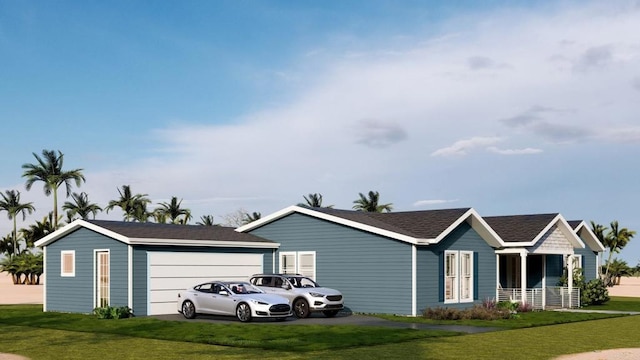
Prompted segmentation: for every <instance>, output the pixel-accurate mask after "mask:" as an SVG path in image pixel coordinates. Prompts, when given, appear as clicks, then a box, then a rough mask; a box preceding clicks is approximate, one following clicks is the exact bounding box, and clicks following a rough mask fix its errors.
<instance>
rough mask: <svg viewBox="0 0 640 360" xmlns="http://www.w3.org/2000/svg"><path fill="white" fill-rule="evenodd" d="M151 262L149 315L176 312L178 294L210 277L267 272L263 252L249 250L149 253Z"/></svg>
mask: <svg viewBox="0 0 640 360" xmlns="http://www.w3.org/2000/svg"><path fill="white" fill-rule="evenodd" d="M147 256H148V261H147V263H148V264H149V280H148V284H149V309H148V310H147V314H148V315H162V314H174V313H175V312H176V308H177V304H176V301H177V299H176V294H177V293H178V292H179V291H181V290H184V289H186V288H188V287H191V286H194V285H196V284H199V283H201V282H205V281H209V280H246V279H247V278H248V277H250V276H251V275H253V274H258V273H262V272H263V262H264V259H263V257H264V256H263V255H262V254H246V253H201V252H163V251H150V252H148V253H147Z"/></svg>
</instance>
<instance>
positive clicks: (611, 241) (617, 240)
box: [603, 221, 636, 279]
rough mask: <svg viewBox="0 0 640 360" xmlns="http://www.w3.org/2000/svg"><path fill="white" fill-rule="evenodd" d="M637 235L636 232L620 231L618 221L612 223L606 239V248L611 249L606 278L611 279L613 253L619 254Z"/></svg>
mask: <svg viewBox="0 0 640 360" xmlns="http://www.w3.org/2000/svg"><path fill="white" fill-rule="evenodd" d="M635 234H636V232H635V231H633V230H629V229H627V228H622V229H620V228H619V226H618V221H612V222H611V225H610V230H609V232H608V233H607V236H606V237H605V238H604V243H603V244H604V246H605V247H607V248H608V249H609V258H608V259H607V269H606V271H605V273H604V275H605V278H607V279H609V268H610V265H611V258H612V257H613V253H619V252H620V251H621V250H622V248H624V247H625V246H627V243H629V241H631V238H633V236H634V235H635Z"/></svg>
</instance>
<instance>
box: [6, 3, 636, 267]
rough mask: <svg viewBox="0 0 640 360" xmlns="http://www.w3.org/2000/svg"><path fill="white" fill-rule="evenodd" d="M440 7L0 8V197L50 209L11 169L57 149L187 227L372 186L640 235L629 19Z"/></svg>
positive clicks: (627, 253) (340, 201)
mask: <svg viewBox="0 0 640 360" xmlns="http://www.w3.org/2000/svg"><path fill="white" fill-rule="evenodd" d="M452 3H453V2H449V1H427V2H425V1H404V2H402V3H401V5H399V3H398V2H396V1H366V2H365V1H358V2H356V1H353V2H343V1H335V2H309V1H288V2H283V1H273V2H269V1H215V2H204V1H181V2H151V1H135V2H131V1H122V2H117V1H110V2H99V1H93V2H92V1H86V2H77V1H57V2H44V1H41V2H23V1H21V2H17V1H0V54H1V56H0V119H2V121H3V124H4V127H3V135H4V136H3V140H4V141H3V146H2V149H3V151H4V154H3V156H2V160H1V162H0V165H1V167H0V168H1V169H2V171H1V172H0V189H2V190H6V189H17V190H20V191H21V193H22V199H23V200H24V201H31V202H33V203H34V205H35V206H36V207H37V208H38V209H39V211H38V212H37V214H34V215H33V216H31V217H29V219H28V220H27V222H28V221H30V220H31V219H34V218H40V217H41V216H43V215H44V214H46V213H47V212H48V211H50V209H51V202H52V200H51V199H50V198H46V197H45V196H44V195H43V193H42V190H41V186H38V184H36V185H34V187H33V188H32V190H31V191H29V192H27V191H26V190H25V189H24V179H22V178H21V174H22V169H21V165H22V164H24V163H27V162H32V161H33V160H34V158H33V156H32V155H31V153H32V152H36V153H40V152H41V151H42V149H56V150H61V151H62V152H63V153H64V154H65V166H66V168H68V169H71V168H82V169H84V174H85V176H86V178H87V182H86V184H84V185H83V186H82V187H81V188H80V189H79V190H82V191H86V192H87V193H88V194H89V197H90V199H91V200H92V201H94V202H97V203H99V204H100V205H103V206H104V205H105V204H106V203H107V202H108V201H109V200H110V199H114V198H116V197H117V195H118V194H117V188H119V187H120V186H122V185H123V184H128V185H131V187H132V189H133V191H134V192H136V193H146V194H149V196H150V198H151V199H152V200H153V202H154V203H158V202H162V201H167V200H168V199H169V198H170V197H171V196H177V197H179V198H182V199H184V202H183V205H184V206H186V207H189V208H191V209H192V211H193V213H194V217H195V219H198V218H199V217H200V216H201V215H205V214H213V215H214V217H215V219H216V220H217V221H223V218H224V216H225V215H226V214H229V213H232V212H234V211H236V210H238V209H244V210H246V211H250V212H252V211H259V212H261V213H262V214H268V213H271V212H274V211H277V210H279V209H281V208H283V207H285V206H288V205H291V204H295V203H298V202H300V201H302V195H303V194H308V193H315V192H319V193H322V194H323V195H324V198H325V201H326V202H327V203H330V204H334V205H336V207H339V208H350V207H351V205H352V201H353V200H354V199H355V198H356V197H357V194H358V192H367V191H369V190H377V191H379V192H380V193H381V197H382V199H381V200H382V201H383V202H391V203H393V204H394V207H395V210H396V211H401V210H417V209H435V208H450V207H467V206H471V207H474V208H476V209H477V210H478V212H479V213H480V214H481V215H486V216H489V215H507V214H530V213H543V212H544V213H547V212H560V213H562V214H563V215H564V216H565V217H566V218H567V219H584V220H587V221H589V220H595V221H597V222H599V223H604V224H608V223H609V222H610V221H611V220H619V221H620V223H621V225H622V226H625V227H628V228H630V229H635V230H640V219H638V212H637V210H636V207H637V204H638V202H639V200H640V194H639V193H640V191H638V190H639V188H638V185H639V183H638V176H639V172H640V171H639V170H638V160H637V159H638V157H639V155H640V146H639V145H640V118H639V115H638V114H640V38H639V37H638V35H637V34H639V33H640V5H639V4H638V2H637V1H635V2H634V1H617V2H606V1H602V2H600V1H563V2H547V1H541V2H525V1H519V2H514V1H487V2H476V1H458V2H455V3H454V4H452ZM480 3H481V4H480ZM100 218H111V219H119V218H120V214H119V213H117V212H112V213H109V214H102V215H100ZM9 229H10V222H9V221H8V220H7V221H1V222H0V230H2V233H4V232H8V231H9ZM621 257H622V258H623V259H624V260H626V261H628V262H629V264H631V265H635V264H637V263H638V261H639V260H640V236H639V237H638V238H637V239H634V240H633V241H632V242H631V244H630V245H629V246H628V247H627V248H626V249H625V250H624V251H623V253H622V255H621Z"/></svg>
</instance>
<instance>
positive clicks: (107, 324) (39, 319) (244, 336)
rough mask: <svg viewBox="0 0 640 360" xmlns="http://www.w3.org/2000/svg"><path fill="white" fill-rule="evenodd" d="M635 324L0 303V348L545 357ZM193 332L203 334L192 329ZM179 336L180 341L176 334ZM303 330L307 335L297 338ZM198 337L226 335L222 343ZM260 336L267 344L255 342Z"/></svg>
mask: <svg viewBox="0 0 640 360" xmlns="http://www.w3.org/2000/svg"><path fill="white" fill-rule="evenodd" d="M617 301H618V299H616V300H615V301H614V303H615V302H617ZM620 301H626V300H620ZM550 314H554V315H560V314H563V313H550ZM574 320H578V318H575V319H574ZM181 324H183V325H181ZM182 326H185V327H182ZM638 328H640V316H625V317H619V318H610V319H601V320H590V321H580V322H574V323H568V324H561V325H550V326H538V327H533V328H526V329H514V330H502V331H496V332H490V333H482V334H473V335H460V336H445V335H450V333H444V332H426V331H418V330H404V329H379V328H369V327H355V326H306V325H300V326H297V325H289V326H277V325H276V326H271V325H265V324H262V325H260V324H229V325H218V324H210V323H204V322H202V323H200V322H198V323H195V322H171V321H166V322H163V321H159V320H155V319H147V318H140V319H127V320H97V319H94V318H92V317H91V316H84V315H72V314H53V313H45V314H43V313H41V312H40V311H39V309H38V307H35V306H0V352H10V353H17V354H21V355H23V356H27V357H30V358H32V359H36V360H37V359H60V358H66V359H86V360H91V359H103V358H118V359H140V358H148V359H183V358H190V359H192V358H193V359H209V358H211V359H213V358H215V359H223V360H224V359H258V358H259V359H264V360H269V359H309V358H313V359H344V360H353V359H361V358H366V359H415V358H422V359H495V358H505V359H510V358H527V359H549V358H552V357H555V356H559V355H562V354H569V353H577V352H584V351H593V350H598V349H610V348H618V347H640V339H639V338H638V336H637V329H638ZM199 332H203V334H202V335H198V333H199ZM394 333H396V334H395V335H394ZM407 334H412V335H407ZM316 336H317V338H315V337H316ZM183 337H184V338H187V341H180V339H181V338H183ZM305 337H311V338H309V339H307V340H304V339H301V338H305ZM168 338H172V339H173V340H171V339H168ZM212 338H223V339H227V340H224V341H220V340H219V339H212ZM345 338H347V339H345ZM393 339H395V340H393ZM193 341H196V342H193ZM201 341H204V342H206V343H220V342H227V343H228V344H226V345H228V346H219V345H208V344H203V343H199V342H201ZM260 341H264V343H266V344H267V345H266V346H260V345H259V344H258V343H259V342H260ZM315 343H317V344H315ZM332 344H335V346H334V345H332ZM377 344H379V345H377ZM256 347H261V348H262V349H257V348H256Z"/></svg>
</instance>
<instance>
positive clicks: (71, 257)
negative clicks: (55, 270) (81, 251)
mask: <svg viewBox="0 0 640 360" xmlns="http://www.w3.org/2000/svg"><path fill="white" fill-rule="evenodd" d="M60 276H65V277H73V276H76V252H75V250H64V251H61V252H60Z"/></svg>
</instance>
